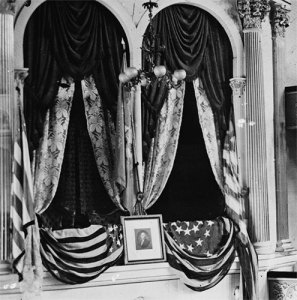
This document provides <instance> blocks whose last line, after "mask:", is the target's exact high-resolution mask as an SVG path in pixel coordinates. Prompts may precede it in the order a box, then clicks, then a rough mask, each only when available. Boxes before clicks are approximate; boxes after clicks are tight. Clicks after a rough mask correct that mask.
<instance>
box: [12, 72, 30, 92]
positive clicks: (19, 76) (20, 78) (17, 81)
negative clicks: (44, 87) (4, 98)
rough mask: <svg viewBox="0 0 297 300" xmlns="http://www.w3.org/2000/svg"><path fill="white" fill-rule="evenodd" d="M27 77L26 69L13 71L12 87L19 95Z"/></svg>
mask: <svg viewBox="0 0 297 300" xmlns="http://www.w3.org/2000/svg"><path fill="white" fill-rule="evenodd" d="M28 75H29V69H28V68H22V69H14V85H15V89H16V91H17V92H18V94H19V95H20V93H21V90H22V89H23V86H24V80H25V79H26V77H27V76H28Z"/></svg>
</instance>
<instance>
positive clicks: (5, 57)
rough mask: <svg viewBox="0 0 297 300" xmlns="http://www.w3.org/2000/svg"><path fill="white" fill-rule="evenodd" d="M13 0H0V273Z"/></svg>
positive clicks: (6, 208) (10, 131)
mask: <svg viewBox="0 0 297 300" xmlns="http://www.w3.org/2000/svg"><path fill="white" fill-rule="evenodd" d="M13 2H14V1H9V2H8V1H4V0H0V273H3V272H6V270H7V266H8V265H7V264H6V263H5V261H6V262H7V261H8V260H9V259H10V253H11V244H10V237H9V225H10V224H9V222H10V196H11V193H10V192H11V178H12V145H13V137H14V115H15V108H16V106H15V101H14V74H13V73H14V72H13V71H14V70H13V69H14V39H13V36H14V32H13V20H14V16H13V14H14V4H13Z"/></svg>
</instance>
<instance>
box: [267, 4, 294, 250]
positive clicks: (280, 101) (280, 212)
mask: <svg viewBox="0 0 297 300" xmlns="http://www.w3.org/2000/svg"><path fill="white" fill-rule="evenodd" d="M288 21H289V20H288V16H287V10H286V9H285V8H283V7H282V6H281V4H278V3H275V2H271V12H270V22H271V29H272V47H273V98H274V99H273V100H274V101H273V102H274V143H275V176H276V219H277V240H278V241H277V248H276V250H277V251H284V250H289V249H292V245H291V242H290V240H289V225H288V188H287V170H286V164H287V149H286V125H285V29H286V27H288V26H289V23H288Z"/></svg>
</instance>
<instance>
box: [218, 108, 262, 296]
mask: <svg viewBox="0 0 297 300" xmlns="http://www.w3.org/2000/svg"><path fill="white" fill-rule="evenodd" d="M232 118H233V114H232V113H230V120H229V130H228V131H227V133H226V137H225V143H224V149H223V173H224V179H225V186H224V189H225V199H226V211H227V214H228V215H229V217H230V218H231V219H232V220H233V221H234V222H235V223H236V224H237V225H238V229H239V230H238V233H237V234H236V251H237V254H238V257H239V262H240V266H241V271H242V277H243V280H242V282H243V289H242V290H243V298H244V299H247V300H248V299H251V300H255V299H258V258H257V254H256V252H255V249H254V247H253V245H252V243H251V241H250V239H249V236H248V233H247V229H246V224H245V223H244V200H245V199H246V197H243V193H242V192H243V191H242V189H241V186H240V183H239V178H238V174H239V170H238V158H237V149H236V136H235V131H234V125H233V122H232Z"/></svg>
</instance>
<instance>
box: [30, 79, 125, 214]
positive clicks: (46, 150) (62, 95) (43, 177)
mask: <svg viewBox="0 0 297 300" xmlns="http://www.w3.org/2000/svg"><path fill="white" fill-rule="evenodd" d="M82 91H83V99H84V108H85V115H86V120H87V128H88V133H89V136H90V139H91V143H92V147H93V151H94V156H95V160H96V164H97V168H98V172H99V174H100V177H101V180H102V182H103V185H104V187H105V189H106V191H107V192H108V194H109V196H110V198H111V199H112V200H113V201H114V203H115V204H116V205H117V206H118V207H119V208H121V209H122V210H124V208H123V207H122V205H121V203H120V198H119V192H118V189H117V187H116V185H115V182H114V174H113V164H114V162H113V160H114V152H115V145H114V142H115V128H114V124H113V122H111V120H110V119H111V115H110V114H109V113H108V112H107V111H106V110H105V109H104V107H103V104H102V100H101V98H100V96H99V94H98V91H97V89H96V86H95V82H94V80H93V79H92V77H90V78H89V79H84V80H82ZM73 93H74V83H72V84H71V85H70V86H69V87H66V88H63V87H60V89H59V93H58V95H57V98H56V102H55V104H54V106H53V107H52V108H51V110H49V111H48V113H47V118H46V122H45V126H44V134H43V139H42V142H41V144H40V149H39V151H38V157H37V162H36V165H37V167H36V173H35V191H34V192H35V203H36V211H37V213H42V212H44V211H45V210H46V209H47V208H48V207H49V205H50V203H51V202H52V200H53V198H54V195H55V193H56V191H57V187H58V182H59V178H60V174H61V169H62V163H63V157H64V150H65V143H66V138H67V130H68V124H69V119H70V110H71V105H72V99H73Z"/></svg>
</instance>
